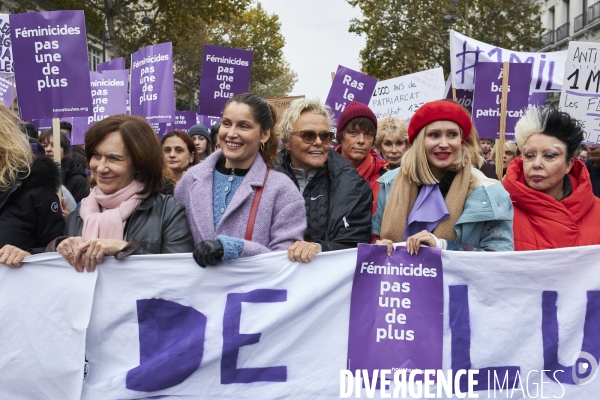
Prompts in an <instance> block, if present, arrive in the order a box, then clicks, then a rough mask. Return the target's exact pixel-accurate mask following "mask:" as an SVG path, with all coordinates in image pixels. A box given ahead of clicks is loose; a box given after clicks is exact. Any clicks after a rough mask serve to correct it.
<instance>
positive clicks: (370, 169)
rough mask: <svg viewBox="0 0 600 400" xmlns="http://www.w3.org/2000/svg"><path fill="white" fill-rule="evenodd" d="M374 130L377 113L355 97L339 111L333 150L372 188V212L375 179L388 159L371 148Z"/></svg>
mask: <svg viewBox="0 0 600 400" xmlns="http://www.w3.org/2000/svg"><path fill="white" fill-rule="evenodd" d="M376 133H377V117H375V114H373V111H371V109H370V108H369V107H368V106H366V105H364V104H362V103H359V102H357V101H353V102H351V103H350V104H349V105H348V106H347V107H346V108H345V109H344V111H343V112H342V115H341V116H340V120H339V121H338V126H337V137H336V140H337V142H338V147H337V148H336V151H337V152H338V153H340V154H341V155H342V157H344V158H345V159H346V160H348V162H349V163H350V164H351V165H352V166H353V167H354V168H356V172H358V173H359V174H360V176H362V177H363V178H364V179H365V180H366V181H367V183H368V184H369V186H371V190H372V191H373V207H372V213H375V210H376V206H377V204H376V199H377V194H378V193H379V183H378V182H377V179H379V177H380V176H381V175H383V174H384V173H385V172H386V171H387V168H386V167H387V166H388V163H387V161H385V160H384V159H383V158H382V157H381V156H380V155H379V153H377V152H376V151H375V150H374V149H373V143H374V141H375V136H376Z"/></svg>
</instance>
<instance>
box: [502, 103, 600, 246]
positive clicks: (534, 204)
mask: <svg viewBox="0 0 600 400" xmlns="http://www.w3.org/2000/svg"><path fill="white" fill-rule="evenodd" d="M515 137H516V139H517V143H518V145H519V149H520V150H521V153H522V155H521V157H519V158H517V159H515V161H513V162H512V163H511V164H510V166H509V167H508V172H507V174H506V177H505V178H504V181H503V182H502V184H503V185H504V187H505V188H506V190H508V192H509V193H510V197H511V200H512V202H513V205H514V207H515V219H514V234H515V249H516V250H541V249H554V248H559V247H574V246H586V245H592V244H600V229H598V220H599V219H600V199H598V198H597V197H594V196H593V194H592V185H591V182H590V178H589V174H588V171H587V169H586V168H585V165H584V164H583V162H581V160H578V159H577V158H575V157H574V155H575V150H576V149H577V146H579V144H580V143H581V141H582V140H583V131H582V129H581V125H580V124H579V122H578V121H577V120H575V119H573V118H571V116H570V115H569V114H568V113H565V112H561V111H558V110H557V109H555V108H553V107H547V108H538V107H532V108H529V109H528V110H527V112H526V113H525V115H524V116H523V117H522V118H521V119H520V120H519V122H517V125H516V127H515Z"/></svg>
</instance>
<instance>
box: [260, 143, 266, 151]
mask: <svg viewBox="0 0 600 400" xmlns="http://www.w3.org/2000/svg"><path fill="white" fill-rule="evenodd" d="M260 151H265V144H264V143H261V144H260Z"/></svg>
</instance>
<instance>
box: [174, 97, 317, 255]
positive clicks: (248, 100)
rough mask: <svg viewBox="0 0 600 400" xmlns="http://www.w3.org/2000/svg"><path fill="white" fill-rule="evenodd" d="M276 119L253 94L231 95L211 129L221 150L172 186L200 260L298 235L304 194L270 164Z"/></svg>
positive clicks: (249, 251) (267, 247) (265, 248)
mask: <svg viewBox="0 0 600 400" xmlns="http://www.w3.org/2000/svg"><path fill="white" fill-rule="evenodd" d="M276 120H277V117H276V114H275V110H273V108H272V107H271V106H269V105H268V104H267V102H266V101H264V100H263V99H262V98H260V97H259V96H257V95H255V94H251V93H244V94H238V95H236V96H234V97H233V98H231V99H230V100H229V101H228V102H227V104H226V105H225V109H224V110H223V118H222V120H221V127H220V129H219V133H218V136H217V138H218V141H219V143H220V146H221V150H220V151H217V152H215V153H213V154H212V155H210V156H209V157H208V158H206V160H204V162H203V163H201V164H199V165H196V166H194V167H193V168H191V169H189V170H188V171H187V172H186V173H185V174H184V176H183V178H182V179H181V181H180V182H179V184H178V185H177V187H176V188H175V199H176V200H177V201H178V202H179V203H181V204H183V205H184V206H185V210H186V214H187V218H188V222H189V225H190V228H191V230H192V233H193V235H194V244H195V245H196V249H195V250H194V260H196V262H197V263H198V264H199V265H201V266H202V267H206V265H207V264H211V265H215V264H216V263H217V262H218V261H230V260H234V259H236V258H239V257H248V256H253V255H257V254H262V253H267V252H270V251H277V250H287V248H288V247H289V246H290V245H291V244H293V243H294V242H296V241H299V240H302V238H303V236H304V230H305V229H306V211H305V209H304V199H303V198H302V195H300V192H298V190H297V189H296V187H295V186H294V183H293V182H292V181H291V180H290V179H289V178H288V177H287V176H285V175H284V174H281V173H279V172H275V171H272V170H271V169H270V168H272V167H273V163H274V161H275V156H276V154H277V151H278V140H277V137H276V135H275V132H274V130H273V127H274V125H275V122H276Z"/></svg>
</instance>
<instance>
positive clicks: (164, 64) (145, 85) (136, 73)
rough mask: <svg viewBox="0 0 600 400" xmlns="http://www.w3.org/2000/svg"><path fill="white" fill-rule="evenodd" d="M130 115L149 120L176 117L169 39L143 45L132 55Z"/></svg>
mask: <svg viewBox="0 0 600 400" xmlns="http://www.w3.org/2000/svg"><path fill="white" fill-rule="evenodd" d="M130 99H131V102H130V104H131V114H134V115H140V116H142V117H144V118H146V120H148V122H157V123H159V122H172V121H173V120H174V119H175V89H174V83H173V53H172V46H171V42H168V43H161V44H157V45H154V46H148V47H144V48H143V49H141V50H138V51H136V52H135V53H133V54H132V55H131V92H130Z"/></svg>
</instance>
